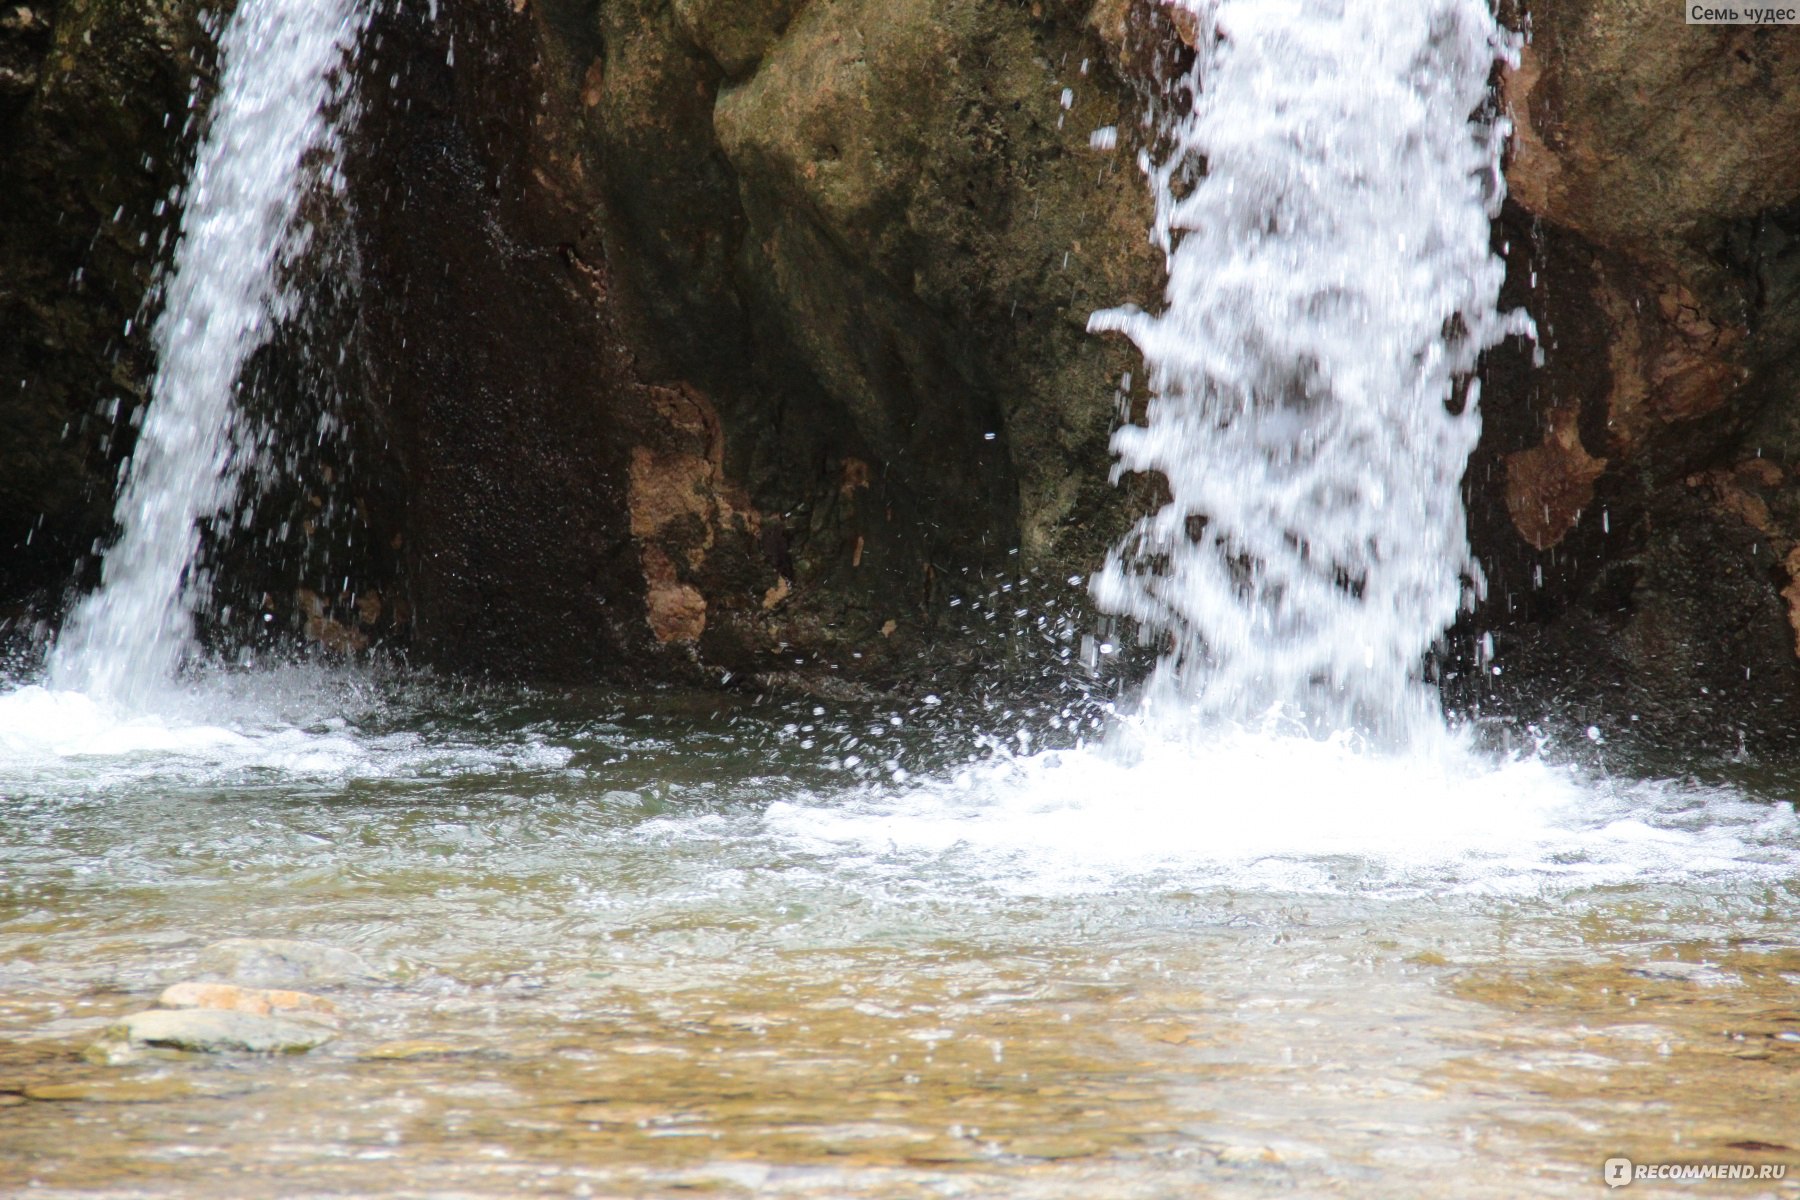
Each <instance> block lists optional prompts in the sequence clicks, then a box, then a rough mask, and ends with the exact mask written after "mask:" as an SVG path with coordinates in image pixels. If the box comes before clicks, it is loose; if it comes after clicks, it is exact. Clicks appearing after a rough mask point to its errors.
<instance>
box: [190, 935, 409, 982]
mask: <svg viewBox="0 0 1800 1200" xmlns="http://www.w3.org/2000/svg"><path fill="white" fill-rule="evenodd" d="M200 966H201V968H202V969H203V970H205V971H206V972H208V973H209V974H213V975H218V976H221V977H223V978H224V979H226V980H228V981H230V982H232V983H235V984H240V985H244V986H248V987H258V988H271V987H275V988H278V987H281V986H283V985H285V984H298V983H304V984H310V985H313V986H315V987H324V986H333V985H342V984H353V983H377V982H379V981H380V980H381V977H382V976H381V972H379V971H377V970H376V969H375V968H374V967H372V966H370V965H369V963H368V962H367V961H366V960H364V959H363V957H362V956H361V955H359V954H355V953H353V952H351V951H349V950H344V949H340V948H339V947H337V946H327V945H324V944H323V943H320V942H302V941H293V940H290V939H287V938H228V939H226V940H225V941H222V942H215V943H213V944H212V945H210V946H208V947H207V948H206V949H205V950H203V951H201V952H200Z"/></svg>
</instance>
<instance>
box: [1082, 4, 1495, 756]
mask: <svg viewBox="0 0 1800 1200" xmlns="http://www.w3.org/2000/svg"><path fill="white" fill-rule="evenodd" d="M1181 7H1184V8H1186V9H1187V10H1188V11H1189V13H1190V14H1191V15H1192V16H1193V18H1194V20H1195V22H1196V23H1197V26H1198V28H1199V30H1200V31H1201V37H1200V47H1199V52H1198V61H1197V63H1196V65H1195V67H1194V71H1193V74H1192V76H1191V77H1190V78H1189V80H1188V83H1187V86H1188V90H1189V91H1190V92H1191V95H1192V110H1191V112H1190V113H1188V114H1187V115H1185V116H1182V117H1180V118H1179V119H1177V120H1175V121H1173V122H1172V123H1171V124H1170V126H1169V128H1168V130H1167V136H1168V138H1169V140H1170V142H1171V146H1172V148H1171V150H1170V152H1169V153H1168V155H1167V157H1165V158H1164V159H1163V160H1162V161H1161V162H1152V161H1151V159H1150V158H1149V156H1148V155H1146V156H1144V157H1143V158H1142V160H1141V162H1142V165H1143V166H1144V168H1145V170H1146V172H1147V173H1148V174H1149V176H1150V180H1151V183H1152V188H1153V191H1154V194H1155V198H1156V223H1155V227H1154V230H1153V237H1154V239H1155V241H1156V242H1157V243H1158V244H1159V245H1161V247H1162V248H1163V250H1164V252H1165V254H1166V256H1167V263H1168V271H1169V281H1168V287H1167V293H1166V306H1165V309H1164V311H1163V312H1162V313H1161V314H1160V315H1151V314H1148V313H1143V312H1139V311H1136V310H1124V309H1122V310H1113V311H1109V312H1102V313H1097V314H1095V316H1094V318H1093V320H1092V322H1091V327H1092V328H1093V329H1096V330H1114V331H1120V332H1123V333H1126V334H1128V335H1129V336H1130V337H1131V338H1132V340H1133V341H1135V342H1136V343H1137V344H1138V346H1139V347H1140V348H1141V349H1142V350H1143V353H1144V357H1145V360H1146V362H1147V364H1148V366H1149V372H1150V391H1151V399H1150V403H1149V409H1148V420H1147V423H1146V424H1145V425H1143V426H1134V425H1128V426H1126V427H1124V428H1122V429H1120V430H1119V432H1118V434H1117V435H1116V437H1115V438H1114V443H1113V445H1114V450H1115V452H1116V453H1117V454H1118V456H1119V462H1118V467H1117V468H1116V470H1115V474H1117V473H1118V472H1122V471H1150V472H1156V473H1159V474H1161V475H1162V476H1163V477H1165V478H1166V479H1167V480H1168V483H1169V490H1170V492H1171V495H1172V499H1171V501H1170V503H1169V504H1167V505H1166V506H1165V507H1163V508H1162V509H1161V510H1160V511H1159V512H1157V513H1155V514H1154V515H1152V516H1151V517H1149V518H1147V519H1145V520H1144V521H1143V522H1141V523H1140V524H1139V526H1138V527H1137V529H1136V531H1135V533H1134V534H1133V536H1132V537H1130V538H1128V539H1127V540H1126V541H1125V542H1124V543H1123V544H1122V545H1121V546H1120V547H1118V548H1117V549H1116V550H1115V551H1114V553H1113V554H1112V556H1111V558H1110V561H1109V562H1108V564H1107V567H1106V569H1105V571H1104V572H1102V573H1101V574H1100V575H1099V576H1097V577H1096V580H1095V582H1094V588H1093V590H1094V595H1095V598H1096V599H1097V600H1098V602H1099V603H1100V606H1101V607H1102V608H1104V609H1107V610H1108V611H1111V612H1116V613H1120V614H1122V615H1125V616H1129V617H1131V618H1134V619H1136V620H1138V621H1141V622H1143V623H1144V624H1145V625H1146V626H1148V627H1149V628H1150V629H1152V630H1154V631H1157V632H1159V633H1166V634H1167V635H1168V636H1169V638H1170V640H1171V649H1170V650H1169V652H1168V653H1167V654H1166V655H1165V656H1164V659H1163V662H1162V665H1161V667H1160V668H1159V670H1158V672H1157V677H1156V679H1155V681H1154V682H1153V684H1152V686H1151V688H1150V692H1149V702H1150V704H1151V705H1152V706H1153V707H1154V706H1155V705H1157V704H1168V705H1172V706H1174V707H1177V708H1179V709H1181V710H1182V711H1180V712H1179V713H1177V714H1175V715H1174V718H1173V719H1174V722H1175V723H1176V724H1178V725H1182V726H1185V725H1187V724H1188V723H1190V722H1191V721H1192V720H1193V719H1194V718H1193V715H1192V710H1195V709H1198V710H1200V715H1201V716H1202V717H1205V716H1209V715H1210V716H1217V717H1222V718H1224V719H1226V720H1242V719H1256V718H1258V717H1259V715H1260V714H1262V713H1264V712H1265V711H1267V710H1268V709H1270V708H1271V707H1279V708H1281V709H1282V710H1284V711H1285V712H1286V713H1287V715H1288V716H1289V717H1290V718H1291V719H1295V720H1299V721H1302V722H1304V723H1305V724H1306V725H1307V726H1308V727H1309V728H1311V729H1312V730H1313V731H1314V732H1316V733H1328V732H1331V731H1333V730H1338V729H1349V728H1355V729H1358V730H1360V731H1362V732H1364V733H1365V734H1367V735H1370V736H1373V737H1375V738H1376V739H1377V740H1381V741H1384V742H1388V743H1390V744H1403V743H1404V741H1405V740H1406V739H1407V738H1408V737H1411V736H1413V735H1415V734H1418V733H1420V732H1421V731H1423V732H1424V733H1425V734H1427V735H1429V734H1430V733H1431V732H1432V731H1434V730H1435V729H1437V727H1438V725H1439V718H1438V717H1437V715H1436V697H1435V696H1434V695H1432V694H1431V692H1430V690H1429V689H1428V688H1426V687H1425V686H1424V685H1423V684H1422V682H1421V680H1420V673H1421V664H1422V660H1423V657H1424V654H1425V652H1426V650H1427V649H1428V647H1429V646H1430V645H1431V644H1432V642H1433V641H1434V640H1435V639H1436V638H1437V637H1439V636H1440V635H1441V634H1442V632H1443V630H1444V629H1445V627H1447V626H1448V625H1449V624H1450V622H1451V621H1452V620H1453V619H1454V618H1455V616H1456V614H1457V611H1458V608H1459V605H1460V604H1461V603H1462V601H1463V598H1464V589H1465V587H1471V588H1472V587H1475V586H1478V584H1479V572H1478V568H1477V566H1476V564H1475V562H1474V560H1473V558H1472V557H1471V555H1470V552H1469V547H1468V542H1467V537H1466V534H1465V531H1464V515H1463V507H1462V497H1461V481H1462V474H1463V469H1464V465H1465V463H1466V461H1467V459H1468V455H1469V452H1470V451H1471V450H1472V449H1473V448H1474V446H1475V442H1476V438H1477V437H1478V435H1479V433H1480V418H1479V415H1478V408H1477V396H1476V394H1475V387H1474V385H1473V383H1471V382H1465V380H1466V377H1467V376H1468V375H1469V374H1470V373H1471V372H1472V371H1473V369H1474V367H1475V363H1476V358H1477V356H1478V355H1479V354H1480V353H1481V352H1482V351H1483V350H1484V349H1486V348H1487V347H1489V346H1491V345H1493V344H1495V343H1496V342H1497V341H1499V340H1500V339H1501V338H1502V337H1504V336H1505V335H1507V334H1508V333H1512V332H1528V331H1529V329H1530V324H1529V321H1528V320H1527V319H1526V318H1525V317H1524V316H1523V315H1522V314H1518V315H1512V316H1503V315H1501V314H1500V313H1499V311H1498V309H1497V302H1498V296H1499V290H1500V284H1501V281H1502V279H1503V276H1504V266H1503V264H1502V263H1501V262H1500V261H1499V260H1498V259H1497V258H1496V257H1495V256H1494V255H1493V253H1492V252H1491V251H1490V249H1489V221H1490V216H1491V214H1493V213H1496V212H1497V211H1498V207H1499V204H1500V200H1501V198H1502V196H1503V195H1504V187H1503V184H1502V183H1501V178H1500V153H1501V149H1502V146H1503V143H1504V139H1505V135H1506V130H1507V126H1506V123H1505V122H1504V121H1503V120H1500V119H1498V118H1496V117H1493V116H1491V115H1486V114H1487V108H1486V106H1487V104H1488V77H1489V73H1490V71H1491V69H1492V67H1493V65H1494V63H1495V61H1496V59H1497V58H1499V57H1501V56H1503V55H1505V54H1506V53H1508V52H1509V50H1510V42H1509V41H1508V39H1507V38H1506V37H1505V35H1504V34H1503V33H1502V31H1501V30H1500V28H1499V27H1498V26H1497V25H1496V24H1495V22H1494V19H1493V17H1492V15H1491V14H1490V12H1489V11H1488V7H1487V4H1486V2H1485V0H1217V2H1214V0H1181ZM1196 175H1198V177H1197V178H1195V176H1196ZM1184 189H1188V190H1185V193H1184Z"/></svg>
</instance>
